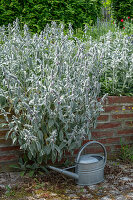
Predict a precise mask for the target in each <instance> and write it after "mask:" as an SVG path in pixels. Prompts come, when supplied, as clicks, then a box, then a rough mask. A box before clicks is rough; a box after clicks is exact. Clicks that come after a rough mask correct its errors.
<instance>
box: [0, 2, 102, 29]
mask: <svg viewBox="0 0 133 200" xmlns="http://www.w3.org/2000/svg"><path fill="white" fill-rule="evenodd" d="M101 6H102V2H101V0H45V1H44V0H28V1H25V0H7V1H5V0H0V12H1V15H0V26H1V25H3V24H4V25H7V24H8V23H11V22H13V21H14V20H15V19H16V18H19V19H20V20H21V22H22V23H27V24H28V26H29V27H30V29H31V30H32V31H33V32H37V31H38V32H40V31H41V30H43V28H44V26H45V25H46V24H47V23H48V22H51V21H57V22H58V21H62V22H64V23H65V24H68V23H71V24H72V25H73V27H74V28H78V27H81V26H83V24H84V23H90V22H91V23H94V22H96V20H97V17H100V15H101Z"/></svg>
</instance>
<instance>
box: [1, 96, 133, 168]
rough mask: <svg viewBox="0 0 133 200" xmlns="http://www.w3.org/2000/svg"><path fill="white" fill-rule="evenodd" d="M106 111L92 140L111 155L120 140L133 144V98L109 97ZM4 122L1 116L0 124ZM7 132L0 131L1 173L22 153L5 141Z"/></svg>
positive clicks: (8, 141) (9, 141)
mask: <svg viewBox="0 0 133 200" xmlns="http://www.w3.org/2000/svg"><path fill="white" fill-rule="evenodd" d="M104 110H105V111H104V112H103V113H101V115H100V117H99V118H98V124H97V127H96V129H95V130H94V131H92V139H94V140H97V141H99V142H101V143H103V144H104V145H105V147H106V149H107V152H108V155H110V154H112V153H114V152H117V151H118V150H119V149H120V138H122V139H123V141H124V142H125V143H127V144H133V97H108V98H107V100H106V102H105V106H104ZM3 121H4V118H3V117H2V115H0V123H1V122H3ZM7 130H8V129H7V128H3V129H0V171H5V170H6V169H10V164H12V163H16V161H17V159H18V155H19V153H20V150H19V147H18V146H13V145H12V142H11V140H10V139H8V140H7V141H6V140H5V134H6V132H7ZM84 142H87V141H84Z"/></svg>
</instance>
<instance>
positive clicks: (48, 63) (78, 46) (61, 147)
mask: <svg viewBox="0 0 133 200" xmlns="http://www.w3.org/2000/svg"><path fill="white" fill-rule="evenodd" d="M2 29H3V30H2ZM63 30H64V27H63V25H62V24H61V25H60V26H57V25H56V23H54V22H53V23H52V24H51V26H49V25H47V26H46V27H45V29H44V31H43V32H41V34H40V35H37V34H35V35H33V36H31V35H30V33H29V31H28V27H27V26H26V25H25V26H24V30H23V33H22V32H20V30H19V25H18V23H17V22H14V24H13V26H12V27H11V26H10V25H9V26H8V30H5V29H4V27H3V28H1V34H0V39H1V40H2V44H1V45H0V70H1V72H0V75H1V77H0V79H1V80H2V81H1V84H2V85H1V89H0V95H1V98H5V99H6V101H7V102H8V106H9V107H10V108H9V112H11V110H12V111H13V112H14V115H13V116H12V121H11V122H9V120H8V116H7V114H8V112H7V111H5V109H4V108H3V107H2V106H1V111H2V112H3V114H4V115H5V117H6V120H7V121H8V122H9V128H10V131H9V132H8V135H7V137H9V134H10V133H11V138H12V139H13V143H15V142H18V143H19V145H20V147H21V149H23V150H25V151H26V152H27V153H28V157H29V159H32V158H37V161H38V162H40V163H41V162H42V160H43V161H45V162H46V161H47V159H52V161H53V162H54V161H55V160H56V158H57V157H58V159H60V158H62V156H63V152H64V151H65V150H67V151H70V152H73V150H74V149H75V148H77V147H79V146H80V145H81V142H82V140H83V139H84V138H85V137H86V136H88V137H89V138H90V135H91V134H90V129H91V128H93V127H95V126H96V120H97V117H98V116H99V113H100V112H101V111H102V110H103V109H102V101H103V98H102V99H101V101H98V100H97V97H98V95H99V92H100V83H99V76H100V74H101V71H102V65H101V62H100V60H99V52H98V48H97V46H96V45H94V46H93V47H91V49H90V50H88V51H87V52H86V50H85V48H84V43H83V42H82V41H79V40H78V39H77V38H73V39H71V38H72V37H73V32H72V28H71V26H70V27H69V34H68V35H64V32H63ZM1 98H0V99H1Z"/></svg>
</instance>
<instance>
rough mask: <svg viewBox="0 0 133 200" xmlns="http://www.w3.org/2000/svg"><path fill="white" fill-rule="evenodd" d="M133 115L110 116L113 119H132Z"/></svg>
mask: <svg viewBox="0 0 133 200" xmlns="http://www.w3.org/2000/svg"><path fill="white" fill-rule="evenodd" d="M132 117H133V114H132V113H131V114H117V115H112V118H113V119H123V118H132Z"/></svg>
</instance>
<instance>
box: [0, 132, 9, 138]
mask: <svg viewBox="0 0 133 200" xmlns="http://www.w3.org/2000/svg"><path fill="white" fill-rule="evenodd" d="M8 131H9V130H0V137H5V135H6V133H7V132H8Z"/></svg>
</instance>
